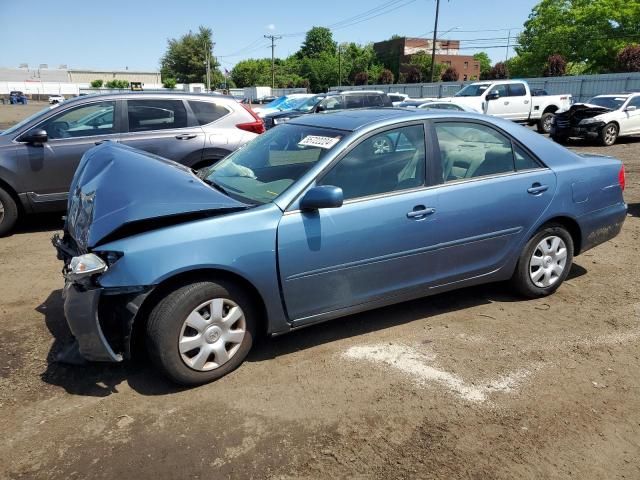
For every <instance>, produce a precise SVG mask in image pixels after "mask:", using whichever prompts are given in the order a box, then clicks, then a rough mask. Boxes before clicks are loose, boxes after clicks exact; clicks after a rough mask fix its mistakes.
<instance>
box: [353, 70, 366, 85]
mask: <svg viewBox="0 0 640 480" xmlns="http://www.w3.org/2000/svg"><path fill="white" fill-rule="evenodd" d="M353 83H354V84H355V85H366V84H367V83H369V74H368V73H367V72H358V73H356V75H355V78H354V81H353Z"/></svg>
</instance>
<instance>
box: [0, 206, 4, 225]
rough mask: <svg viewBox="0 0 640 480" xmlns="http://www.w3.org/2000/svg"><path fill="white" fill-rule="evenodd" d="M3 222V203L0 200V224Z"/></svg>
mask: <svg viewBox="0 0 640 480" xmlns="http://www.w3.org/2000/svg"><path fill="white" fill-rule="evenodd" d="M3 220H4V203H2V200H0V223H2V222H3Z"/></svg>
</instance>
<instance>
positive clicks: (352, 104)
mask: <svg viewBox="0 0 640 480" xmlns="http://www.w3.org/2000/svg"><path fill="white" fill-rule="evenodd" d="M363 100H364V96H363V95H345V97H344V103H345V108H362V107H364V106H365V105H364V102H363Z"/></svg>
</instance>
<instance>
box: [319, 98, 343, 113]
mask: <svg viewBox="0 0 640 480" xmlns="http://www.w3.org/2000/svg"><path fill="white" fill-rule="evenodd" d="M321 105H322V106H323V107H324V109H325V110H340V109H342V108H344V105H343V103H342V96H341V95H336V96H335V97H327V98H325V99H324V100H323V101H322V103H321Z"/></svg>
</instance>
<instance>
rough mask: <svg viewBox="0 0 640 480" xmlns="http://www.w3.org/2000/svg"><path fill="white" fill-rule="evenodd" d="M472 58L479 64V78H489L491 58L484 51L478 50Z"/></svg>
mask: <svg viewBox="0 0 640 480" xmlns="http://www.w3.org/2000/svg"><path fill="white" fill-rule="evenodd" d="M473 59H474V60H477V62H478V63H479V64H480V78H481V79H483V80H485V79H487V78H489V72H490V71H491V59H490V58H489V55H487V53H486V52H478V53H476V54H475V55H474V56H473Z"/></svg>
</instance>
